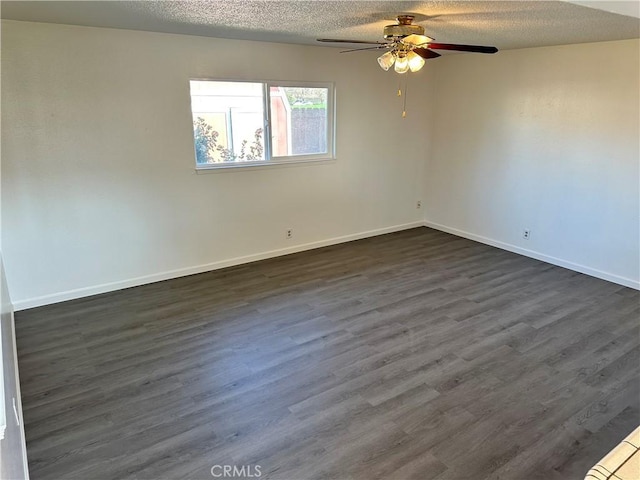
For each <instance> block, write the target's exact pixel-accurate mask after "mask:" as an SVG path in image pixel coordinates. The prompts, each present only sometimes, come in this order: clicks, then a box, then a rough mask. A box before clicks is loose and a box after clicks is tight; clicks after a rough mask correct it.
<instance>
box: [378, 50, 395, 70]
mask: <svg viewBox="0 0 640 480" xmlns="http://www.w3.org/2000/svg"><path fill="white" fill-rule="evenodd" d="M395 61H396V56H395V55H394V54H393V52H386V53H383V54H382V55H380V56H379V57H378V64H379V65H380V68H382V69H383V70H384V71H387V70H389V69H390V68H391V66H392V65H393V64H394V62H395Z"/></svg>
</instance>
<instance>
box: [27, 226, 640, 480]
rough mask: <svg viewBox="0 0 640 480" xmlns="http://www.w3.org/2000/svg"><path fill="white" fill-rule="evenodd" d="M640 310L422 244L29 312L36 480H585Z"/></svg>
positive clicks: (627, 424) (609, 439)
mask: <svg viewBox="0 0 640 480" xmlns="http://www.w3.org/2000/svg"><path fill="white" fill-rule="evenodd" d="M639 316H640V293H639V292H637V291H635V290H631V289H628V288H625V287H621V286H619V285H615V284H612V283H609V282H605V281H603V280H598V279H595V278H592V277H588V276H585V275H582V274H579V273H576V272H573V271H570V270H566V269H563V268H560V267H555V266H552V265H549V264H546V263H544V262H540V261H538V260H533V259H530V258H526V257H522V256H519V255H516V254H513V253H510V252H506V251H504V250H499V249H495V248H492V247H489V246H486V245H482V244H479V243H475V242H472V241H469V240H465V239H462V238H459V237H454V236H452V235H448V234H446V233H443V232H439V231H436V230H432V229H428V228H416V229H412V230H407V231H403V232H398V233H394V234H389V235H383V236H379V237H375V238H368V239H364V240H359V241H355V242H350V243H347V244H341V245H333V246H330V247H326V248H321V249H317V250H312V251H308V252H303V253H298V254H294V255H287V256H284V257H280V258H274V259H268V260H264V261H261V262H256V263H252V264H248V265H240V266H237V267H231V268H227V269H223V270H219V271H214V272H209V273H204V274H200V275H193V276H189V277H183V278H178V279H174V280H169V281H164V282H158V283H155V284H149V285H144V286H140V287H136V288H130V289H126V290H122V291H118V292H111V293H107V294H103V295H97V296H94V297H89V298H83V299H79V300H74V301H70V302H64V303H60V304H56V305H51V306H48V307H40V308H35V309H32V310H27V311H22V312H18V313H17V314H16V337H17V345H18V357H19V368H20V377H21V387H22V392H23V402H24V405H23V410H24V419H25V430H26V437H27V448H28V456H29V466H30V473H31V478H33V479H35V480H38V479H56V480H59V479H84V480H86V479H96V480H101V479H123V478H132V479H133V478H140V479H159V478H163V479H178V478H180V479H182V478H190V479H205V478H213V477H212V476H211V473H210V469H211V467H212V466H214V465H225V464H226V465H237V466H242V465H251V466H256V465H259V466H260V467H261V471H262V474H263V475H262V478H268V479H272V480H311V479H330V478H335V479H339V480H349V479H353V480H360V479H363V480H364V479H367V480H372V479H392V480H405V479H412V478H416V479H421V480H427V479H434V480H461V479H474V480H477V479H485V478H487V479H489V478H491V479H509V480H520V479H526V480H530V479H531V480H533V479H537V478H540V479H543V478H544V479H545V480H556V479H561V478H563V479H564V478H581V476H582V475H584V473H585V472H586V470H587V469H588V468H589V467H590V466H591V465H593V464H594V463H595V462H596V461H597V460H599V458H601V457H602V456H603V455H604V453H606V452H607V451H608V450H609V449H610V448H612V447H613V446H614V445H615V444H617V443H618V442H619V441H620V440H622V438H624V437H625V436H626V435H627V434H628V433H629V432H630V431H631V430H633V428H635V427H636V426H637V425H638V423H640V398H639V397H640V378H639V376H638V365H639V364H640V318H639Z"/></svg>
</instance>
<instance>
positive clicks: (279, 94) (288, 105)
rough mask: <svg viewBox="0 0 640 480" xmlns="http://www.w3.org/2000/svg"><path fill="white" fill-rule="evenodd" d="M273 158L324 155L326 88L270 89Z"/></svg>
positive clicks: (325, 148) (325, 141) (325, 143)
mask: <svg viewBox="0 0 640 480" xmlns="http://www.w3.org/2000/svg"><path fill="white" fill-rule="evenodd" d="M269 93H270V96H271V127H272V128H271V129H272V132H271V135H272V146H271V148H272V150H273V156H275V157H285V156H291V155H312V154H318V153H320V154H322V153H327V152H328V150H327V98H328V93H329V92H328V90H327V88H316V87H314V88H310V87H271V88H270V92H269Z"/></svg>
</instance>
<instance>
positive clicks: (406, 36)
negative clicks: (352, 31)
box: [318, 15, 498, 73]
mask: <svg viewBox="0 0 640 480" xmlns="http://www.w3.org/2000/svg"><path fill="white" fill-rule="evenodd" d="M413 19H414V16H413V15H398V17H397V21H398V23H397V24H393V25H387V26H386V27H384V38H385V41H384V42H364V41H362V40H339V39H335V38H318V42H327V43H362V44H367V45H375V47H365V48H356V49H352V50H344V51H342V52H340V53H347V52H357V51H362V50H377V49H386V50H387V52H386V53H384V54H382V55H381V56H380V57H378V63H379V64H380V67H382V69H383V70H389V69H390V68H391V67H392V66H393V65H394V64H395V66H394V70H395V71H396V72H398V73H406V72H408V71H409V70H410V71H412V72H417V71H418V70H420V69H421V68H422V67H423V66H424V63H425V60H428V59H430V58H437V57H439V56H440V54H439V53H438V52H435V51H434V50H457V51H460V52H474V53H496V52H497V51H498V49H497V48H496V47H486V46H482V45H458V44H455V43H438V42H436V41H435V40H434V39H433V38H431V37H427V36H425V34H424V27H423V26H421V25H415V24H414V23H413Z"/></svg>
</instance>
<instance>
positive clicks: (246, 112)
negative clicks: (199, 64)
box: [191, 80, 265, 165]
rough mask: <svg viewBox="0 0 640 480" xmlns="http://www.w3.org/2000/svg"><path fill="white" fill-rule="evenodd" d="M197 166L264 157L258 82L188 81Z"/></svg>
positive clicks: (261, 89) (251, 160) (249, 160)
mask: <svg viewBox="0 0 640 480" xmlns="http://www.w3.org/2000/svg"><path fill="white" fill-rule="evenodd" d="M191 112H192V115H193V132H194V135H193V136H194V143H195V151H196V163H197V164H198V165H204V164H216V163H223V162H254V161H259V160H264V159H265V156H264V151H265V149H264V100H263V88H262V84H261V83H247V82H214V81H197V80H192V81H191Z"/></svg>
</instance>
